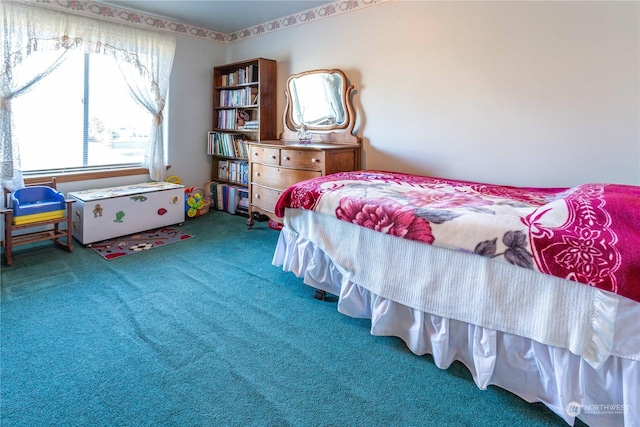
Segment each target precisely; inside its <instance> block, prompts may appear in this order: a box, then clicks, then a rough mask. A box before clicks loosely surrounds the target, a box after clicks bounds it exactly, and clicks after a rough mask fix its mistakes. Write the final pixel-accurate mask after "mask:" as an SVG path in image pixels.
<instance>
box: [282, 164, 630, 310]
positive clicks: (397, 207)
mask: <svg viewBox="0 0 640 427" xmlns="http://www.w3.org/2000/svg"><path fill="white" fill-rule="evenodd" d="M285 208H300V209H308V210H315V211H317V212H321V213H324V214H327V215H332V216H335V217H336V218H338V219H340V220H343V221H347V222H351V223H354V224H358V225H360V226H362V227H366V228H370V229H372V230H376V231H380V232H382V233H387V234H391V235H394V236H397V237H400V238H405V239H411V240H415V241H419V242H424V243H427V244H432V245H434V246H441V247H445V248H449V249H455V250H462V251H467V252H471V253H475V254H478V255H482V256H486V257H490V258H493V259H495V260H498V261H503V262H507V263H510V264H514V265H517V266H519V267H523V268H529V269H533V270H537V271H539V272H542V273H546V274H550V275H553V276H557V277H561V278H565V279H568V280H572V281H575V282H579V283H583V284H586V285H590V286H595V287H598V288H600V289H604V290H606V291H610V292H613V293H616V294H619V295H622V296H625V297H627V298H630V299H633V300H635V301H638V302H640V187H637V186H630V185H618V184H584V185H579V186H576V187H572V188H523V187H508V186H500V185H490V184H482V183H475V182H466V181H455V180H448V179H440V178H431V177H424V176H418V175H407V174H401V173H394V172H383V171H356V172H343V173H337V174H333V175H328V176H323V177H320V178H314V179H311V180H307V181H302V182H300V183H297V184H295V185H294V186H292V187H290V188H289V189H287V190H286V191H285V192H284V193H283V194H282V196H281V197H280V199H279V200H278V203H277V204H276V214H277V215H278V216H280V217H283V216H284V210H285Z"/></svg>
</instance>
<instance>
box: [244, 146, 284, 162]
mask: <svg viewBox="0 0 640 427" xmlns="http://www.w3.org/2000/svg"><path fill="white" fill-rule="evenodd" d="M250 156H251V161H252V162H257V163H266V164H268V165H277V164H278V162H279V161H280V150H279V149H277V148H268V147H256V146H255V145H252V146H251V154H250Z"/></svg>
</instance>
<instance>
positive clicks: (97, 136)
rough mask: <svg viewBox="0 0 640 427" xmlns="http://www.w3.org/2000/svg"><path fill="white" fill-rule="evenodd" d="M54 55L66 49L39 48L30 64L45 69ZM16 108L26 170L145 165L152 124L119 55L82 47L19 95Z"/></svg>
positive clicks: (16, 132)
mask: <svg viewBox="0 0 640 427" xmlns="http://www.w3.org/2000/svg"><path fill="white" fill-rule="evenodd" d="M51 55H60V53H57V52H44V53H37V54H33V55H30V57H29V59H28V60H27V61H25V63H24V65H26V66H28V67H30V68H31V67H40V69H42V68H43V65H42V64H51V62H52V61H51ZM44 68H46V66H44ZM33 72H34V73H35V72H36V69H33ZM12 114H13V122H14V128H13V135H14V137H15V138H17V141H18V143H19V145H20V155H21V163H22V170H23V171H24V173H25V174H26V175H28V174H30V173H54V172H55V173H60V172H68V171H77V170H100V169H113V168H122V167H140V166H141V164H142V161H143V159H144V154H145V150H146V147H147V146H148V143H149V133H150V131H151V126H152V123H151V121H152V116H151V115H150V114H149V112H148V111H146V110H145V109H144V108H142V107H141V106H139V105H138V104H137V103H136V102H135V101H134V100H133V99H132V98H131V95H130V94H129V90H128V88H127V85H126V83H125V82H124V79H123V77H122V75H121V73H120V71H119V70H118V66H117V64H116V61H115V60H114V59H113V57H111V56H109V55H103V54H88V53H84V52H82V51H81V50H79V51H73V52H69V56H68V57H67V59H66V60H65V61H64V62H63V63H62V64H61V65H60V66H59V67H58V68H57V69H56V70H55V71H53V72H52V73H51V74H49V75H48V76H46V77H44V78H43V79H42V80H41V81H40V82H39V83H38V84H36V85H34V87H33V88H32V89H31V90H30V91H29V92H27V93H25V94H24V95H22V96H20V97H18V98H16V99H15V100H14V102H13V103H12Z"/></svg>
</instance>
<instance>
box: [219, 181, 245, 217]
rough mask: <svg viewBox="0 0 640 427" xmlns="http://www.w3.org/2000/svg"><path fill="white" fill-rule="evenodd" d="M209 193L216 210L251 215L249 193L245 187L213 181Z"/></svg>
mask: <svg viewBox="0 0 640 427" xmlns="http://www.w3.org/2000/svg"><path fill="white" fill-rule="evenodd" d="M209 192H210V193H211V199H212V207H213V208H214V209H216V210H219V211H226V212H229V213H230V214H243V215H248V214H249V191H248V190H247V189H246V188H245V187H240V186H237V185H233V184H228V183H224V182H216V181H211V182H210V183H209Z"/></svg>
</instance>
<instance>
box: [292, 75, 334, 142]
mask: <svg viewBox="0 0 640 427" xmlns="http://www.w3.org/2000/svg"><path fill="white" fill-rule="evenodd" d="M345 87H346V84H345V81H344V79H343V78H342V76H341V75H340V74H338V73H335V72H333V73H323V72H321V73H313V74H305V75H303V76H300V77H297V78H294V79H291V80H289V86H288V90H289V93H290V94H291V107H292V108H291V123H292V124H293V125H294V126H295V127H296V128H298V127H300V126H302V125H303V124H305V125H307V128H309V129H310V130H314V129H315V130H322V129H335V128H340V127H342V126H344V125H345V123H346V114H345V105H344V100H343V98H342V96H343V93H344V88H345Z"/></svg>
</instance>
